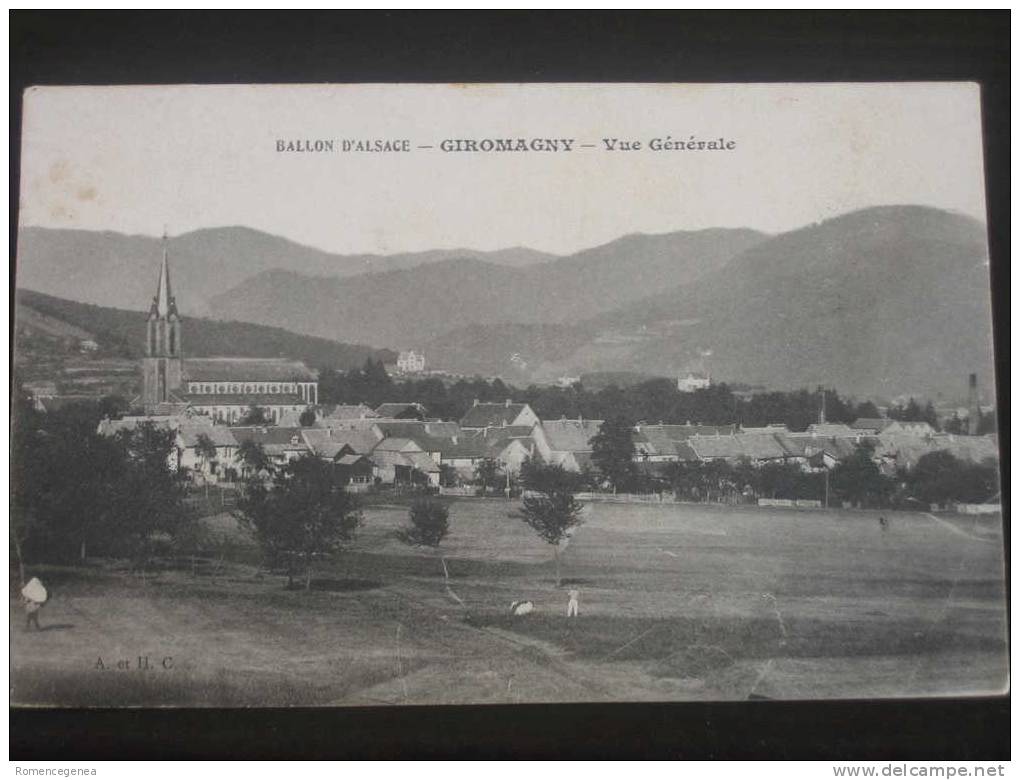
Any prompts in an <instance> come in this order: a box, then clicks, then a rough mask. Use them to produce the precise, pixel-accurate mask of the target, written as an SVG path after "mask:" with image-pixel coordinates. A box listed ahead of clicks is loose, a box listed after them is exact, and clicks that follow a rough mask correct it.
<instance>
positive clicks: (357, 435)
mask: <svg viewBox="0 0 1020 780" xmlns="http://www.w3.org/2000/svg"><path fill="white" fill-rule="evenodd" d="M301 437H302V438H303V439H304V440H305V442H306V443H307V444H308V446H309V447H310V448H311V449H312V450H313V451H314V452H315V453H316V454H317V455H320V456H324V457H327V458H332V457H333V456H334V455H336V453H337V452H339V451H340V449H342V448H343V446H344V445H347V446H349V447H350V448H351V449H352V450H354V451H355V452H357V453H361V454H363V455H364V454H367V453H369V452H371V451H372V450H373V449H374V448H375V445H377V444H378V443H379V442H380V441H381V440H382V437H381V434H379V433H377V432H376V431H374V430H372V429H370V428H369V429H350V428H303V429H302V430H301Z"/></svg>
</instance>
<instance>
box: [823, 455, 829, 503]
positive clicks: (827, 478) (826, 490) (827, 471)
mask: <svg viewBox="0 0 1020 780" xmlns="http://www.w3.org/2000/svg"><path fill="white" fill-rule="evenodd" d="M822 468H824V469H825V508H826V509H828V508H829V469H828V468H827V467H826V466H825V461H824V460H823V461H822Z"/></svg>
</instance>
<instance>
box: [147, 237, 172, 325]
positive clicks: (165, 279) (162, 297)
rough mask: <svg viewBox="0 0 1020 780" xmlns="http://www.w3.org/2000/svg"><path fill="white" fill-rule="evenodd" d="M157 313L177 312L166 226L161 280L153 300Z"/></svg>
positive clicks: (162, 315)
mask: <svg viewBox="0 0 1020 780" xmlns="http://www.w3.org/2000/svg"><path fill="white" fill-rule="evenodd" d="M152 307H153V311H154V312H155V314H157V315H158V316H160V317H166V316H168V315H170V314H177V302H176V301H175V300H174V295H173V291H172V290H171V288H170V262H169V257H168V252H167V236H166V228H165V227H164V228H163V264H162V266H161V267H160V269H159V282H158V285H157V287H156V297H155V298H154V299H153V301H152Z"/></svg>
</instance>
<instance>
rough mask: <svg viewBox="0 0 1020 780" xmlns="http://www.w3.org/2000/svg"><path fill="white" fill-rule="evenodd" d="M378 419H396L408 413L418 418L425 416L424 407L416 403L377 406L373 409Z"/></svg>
mask: <svg viewBox="0 0 1020 780" xmlns="http://www.w3.org/2000/svg"><path fill="white" fill-rule="evenodd" d="M375 411H376V413H377V414H378V415H379V416H380V417H390V418H397V417H400V415H402V414H407V413H408V412H410V413H412V414H414V415H416V416H419V417H424V416H425V407H424V406H422V405H421V404H418V403H384V404H379V406H377V407H376V409H375Z"/></svg>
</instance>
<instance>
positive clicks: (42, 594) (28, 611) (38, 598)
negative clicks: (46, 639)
mask: <svg viewBox="0 0 1020 780" xmlns="http://www.w3.org/2000/svg"><path fill="white" fill-rule="evenodd" d="M48 595H49V594H47V593H46V588H44V587H43V584H42V583H41V582H39V580H38V579H37V578H35V577H33V578H32V579H30V580H29V581H28V584H27V585H26V586H25V587H24V588H22V589H21V603H22V605H23V606H24V608H25V630H26V631H28V630H29V629H30V628H32V625H33V624H34V625H35V630H36V631H42V628H41V627H40V625H39V610H40V609H42V608H43V604H45V603H46V599H47V597H48Z"/></svg>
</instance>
